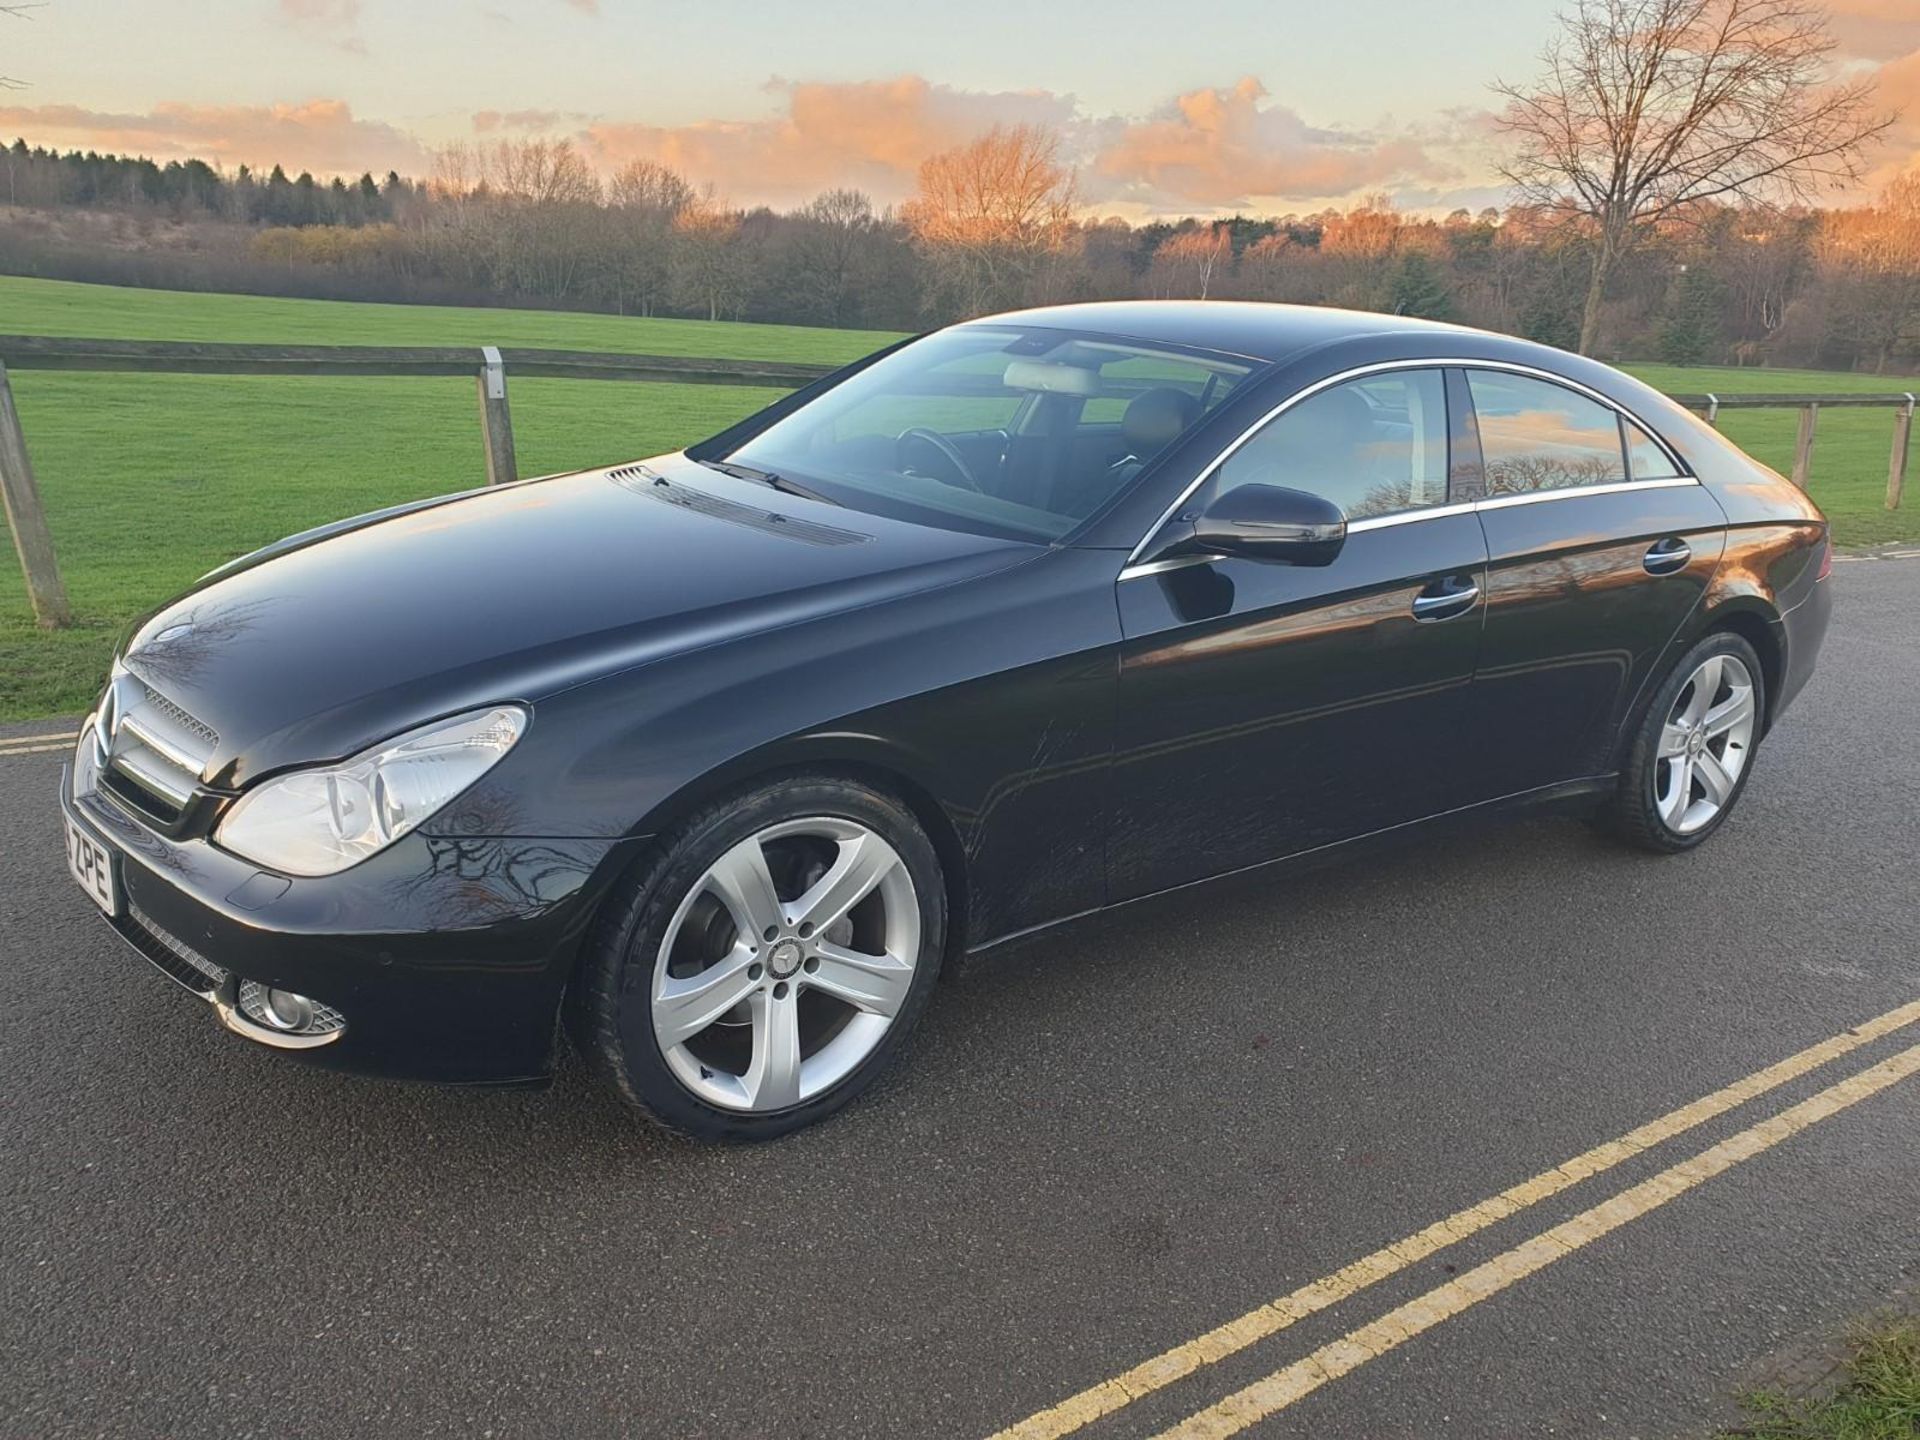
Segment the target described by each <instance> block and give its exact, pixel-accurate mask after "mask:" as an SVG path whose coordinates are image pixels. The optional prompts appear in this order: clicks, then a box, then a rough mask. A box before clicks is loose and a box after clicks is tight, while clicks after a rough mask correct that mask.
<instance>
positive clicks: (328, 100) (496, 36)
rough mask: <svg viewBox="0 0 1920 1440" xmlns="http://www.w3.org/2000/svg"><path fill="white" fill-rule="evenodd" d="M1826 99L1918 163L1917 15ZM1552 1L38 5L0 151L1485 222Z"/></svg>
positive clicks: (8, 55) (1871, 33) (1848, 59)
mask: <svg viewBox="0 0 1920 1440" xmlns="http://www.w3.org/2000/svg"><path fill="white" fill-rule="evenodd" d="M1828 3H1829V5H1830V8H1832V10H1833V11H1834V12H1835V22H1834V23H1835V34H1836V36H1837V37H1838V39H1839V40H1840V44H1841V48H1840V54H1839V63H1840V66H1841V68H1842V70H1843V71H1844V73H1847V74H1849V75H1870V76H1872V77H1873V78H1874V80H1875V83H1876V84H1877V85H1878V86H1879V87H1880V90H1881V93H1882V95H1883V97H1884V99H1885V100H1886V102H1887V103H1888V104H1889V105H1890V106H1900V107H1903V108H1904V109H1905V111H1906V116H1905V118H1904V119H1903V120H1902V122H1901V124H1900V125H1899V126H1898V127H1897V128H1896V130H1895V132H1894V133H1893V134H1892V135H1891V136H1890V137H1889V140H1888V142H1887V144H1886V145H1885V146H1883V147H1882V148H1881V149H1880V150H1879V151H1878V152H1876V154H1875V155H1874V156H1873V157H1872V160H1873V172H1874V173H1873V175H1872V177H1871V183H1872V184H1876V185H1877V184H1882V183H1884V182H1885V181H1886V180H1888V179H1891V178H1893V176H1894V175H1896V174H1898V173H1900V172H1901V171H1902V170H1904V169H1906V168H1909V167H1911V166H1912V165H1914V163H1915V161H1916V157H1920V0H1828ZM1557 8H1558V6H1557V5H1556V4H1555V3H1554V0H1208V3H1207V4H1205V5H1204V6H1185V5H1181V4H1178V3H1169V0H1155V3H1151V4H1147V3H1139V0H968V3H966V4H965V5H964V6H961V5H952V4H927V3H925V0H917V3H916V0H804V3H800V0H760V3H748V0H678V3H661V0H45V3H43V4H39V5H37V6H34V7H32V8H29V9H27V10H25V11H24V12H22V14H21V15H20V16H8V15H4V14H0V75H4V76H8V77H11V78H12V79H13V80H15V81H17V82H23V83H22V84H21V86H20V88H13V89H7V90H0V135H4V136H6V137H7V138H9V139H10V138H12V137H13V136H15V135H20V136H24V137H25V138H27V139H28V140H29V141H30V142H32V143H36V144H48V145H56V146H59V147H61V148H67V147H72V146H82V147H90V148H97V149H112V150H117V151H121V152H126V151H134V152H138V153H143V154H148V155H151V156H153V157H155V158H156V159H161V160H166V159H175V158H183V157H185V156H189V155H197V156H200V157H201V158H204V159H208V160H211V161H214V162H216V163H219V164H221V165H224V166H227V167H232V166H234V165H236V164H240V163H248V164H253V165H256V166H259V165H263V164H272V163H275V162H278V163H281V164H284V165H285V166H286V167H287V169H288V170H289V171H290V172H295V173H297V172H298V171H299V170H301V169H310V170H312V171H313V172H314V173H315V174H317V175H322V176H325V175H331V174H336V173H347V174H358V173H359V172H360V171H362V170H371V171H373V172H375V173H376V174H380V173H384V172H385V171H386V170H389V169H397V170H400V171H402V172H403V173H408V174H414V175H421V174H425V173H427V172H428V170H429V169H430V167H431V152H432V150H433V148H434V147H436V146H440V145H444V144H447V143H449V142H453V141H491V140H498V139H503V138H513V137H534V136H544V137H548V138H561V137H569V138H572V139H573V140H574V141H575V142H576V143H577V144H578V145H579V146H580V147H581V148H582V149H583V151H584V152H585V153H586V154H587V155H588V156H589V157H590V158H591V159H592V160H593V162H594V163H595V164H596V165H597V166H598V167H599V168H601V169H602V170H605V171H611V170H612V169H614V168H617V167H618V166H619V165H620V164H622V163H624V162H625V161H627V160H630V159H636V158H642V159H652V160H660V161H664V162H665V163H667V164H670V165H672V166H673V167H674V168H676V169H678V170H680V171H681V172H682V173H684V174H685V175H686V176H687V177H688V178H689V179H691V180H693V181H694V182H695V183H696V184H699V185H703V186H704V185H712V186H713V187H714V189H715V191H716V193H717V194H719V195H720V196H721V197H723V198H725V199H727V200H729V201H731V202H733V203H736V204H741V205H753V204H762V203H765V204H771V205H774V206H778V207H785V206H791V205H795V204H800V203H804V202H805V201H806V200H807V199H809V198H811V197H812V196H813V195H814V194H817V193H818V192H819V191H821V190H823V189H826V188H829V187H832V186H841V185H849V186H853V187H855V188H859V189H862V190H865V191H866V192H868V194H869V195H870V196H871V197H872V198H873V200H874V201H875V203H876V204H879V205H887V204H893V203H897V202H899V201H900V200H903V199H905V198H906V197H907V195H909V194H910V193H911V192H912V189H913V181H914V173H915V171H916V169H917V167H918V165H919V163H920V161H921V160H923V159H924V158H925V157H926V156H927V155H929V154H932V153H935V152H937V151H939V150H942V149H945V148H949V147H950V146H952V145H955V144H959V143H963V142H964V141H966V140H968V139H970V138H972V137H973V136H975V135H977V134H979V133H981V132H982V131H984V130H986V129H988V128H990V127H991V126H993V125H995V124H1015V123H1021V122H1035V123H1040V124H1045V125H1047V126H1050V127H1052V128H1053V129H1054V130H1056V131H1057V132H1058V133H1059V134H1060V135H1061V137H1062V144H1063V149H1064V155H1063V158H1065V159H1066V160H1067V161H1069V162H1070V163H1071V164H1072V165H1073V167H1074V169H1075V172H1076V176H1077V184H1078V191H1079V195H1080V199H1081V203H1082V205H1083V207H1084V209H1085V210H1086V211H1087V212H1088V213H1090V214H1095V215H1104V214H1113V215H1120V216H1123V217H1125V218H1127V219H1130V220H1139V219H1144V218H1149V217H1152V216H1156V215H1175V214H1201V215H1207V214H1224V213H1229V212H1232V211H1236V210H1245V211H1250V212H1259V213H1288V212H1303V213H1304V212H1308V211H1312V210H1316V209H1320V208H1323V207H1324V206H1326V205H1330V204H1343V203H1351V202H1352V201H1354V200H1355V199H1357V198H1359V197H1360V196H1363V195H1366V194H1370V193H1377V192H1385V193H1387V194H1389V195H1391V196H1392V197H1393V198H1394V200H1395V201H1396V203H1398V204H1399V205H1400V206H1401V207H1402V208H1405V209H1409V210H1420V211H1436V210H1450V209H1453V208H1455V207H1456V206H1462V205H1464V206H1467V207H1469V208H1472V209H1479V208H1481V207H1482V206H1485V205H1494V204H1499V203H1501V202H1502V200H1503V198H1504V195H1503V192H1502V190H1501V188H1500V185H1499V182H1498V179H1497V176H1496V173H1495V170H1494V155H1495V145H1496V140H1495V136H1494V133H1493V131H1492V127H1491V119H1492V116H1491V110H1492V108H1493V105H1494V101H1493V97H1492V96H1491V95H1490V93H1489V91H1488V88H1487V87H1488V84H1489V82H1491V81H1493V80H1494V79H1496V78H1501V79H1509V80H1519V81H1524V80H1526V79H1528V78H1530V77H1531V76H1532V75H1533V74H1534V73H1536V71H1537V70H1538V68H1539V54H1540V51H1541V48H1542V47H1543V46H1544V45H1545V43H1546V42H1547V40H1548V38H1549V37H1550V35H1551V34H1552V33H1553V30H1554V28H1555V12H1556V9H1557Z"/></svg>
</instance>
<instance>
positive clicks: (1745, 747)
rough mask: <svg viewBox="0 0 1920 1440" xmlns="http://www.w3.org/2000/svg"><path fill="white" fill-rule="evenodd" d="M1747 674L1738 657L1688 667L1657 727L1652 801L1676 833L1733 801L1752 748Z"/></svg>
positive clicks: (1750, 684) (1684, 832) (1751, 702)
mask: <svg viewBox="0 0 1920 1440" xmlns="http://www.w3.org/2000/svg"><path fill="white" fill-rule="evenodd" d="M1753 722H1754V698H1753V673H1752V672H1751V671H1750V670H1748V669H1747V666H1746V662H1745V661H1743V660H1742V659H1741V658H1740V657H1739V656H1738V655H1709V656H1707V658H1706V659H1704V660H1702V661H1701V662H1700V663H1699V664H1698V665H1697V666H1695V667H1694V671H1693V674H1692V676H1691V678H1690V679H1689V680H1688V681H1687V683H1686V685H1685V687H1684V688H1683V689H1682V690H1681V691H1680V694H1679V696H1678V697H1677V698H1676V699H1675V700H1674V702H1673V708H1672V710H1671V712H1670V713H1669V714H1668V716H1667V723H1666V724H1665V725H1663V726H1661V728H1660V748H1659V751H1658V758H1659V762H1660V763H1659V765H1658V766H1657V767H1656V769H1655V772H1654V781H1653V784H1654V803H1655V805H1656V806H1657V807H1658V808H1659V811H1660V818H1661V819H1662V820H1663V821H1665V822H1666V825H1667V828H1668V829H1670V830H1672V831H1673V833H1674V834H1676V835H1691V834H1692V833H1693V832H1694V831H1696V830H1698V829H1700V828H1701V827H1702V826H1704V825H1706V824H1708V823H1710V822H1711V821H1712V820H1713V818H1714V817H1715V816H1716V815H1718V814H1719V813H1720V812H1721V811H1722V810H1723V809H1725V808H1726V806H1727V804H1728V802H1729V801H1731V800H1732V799H1733V792H1734V788H1735V787H1736V786H1737V785H1738V784H1739V782H1740V772H1741V771H1743V770H1745V769H1746V768H1747V759H1748V757H1749V756H1750V755H1751V754H1752V752H1753Z"/></svg>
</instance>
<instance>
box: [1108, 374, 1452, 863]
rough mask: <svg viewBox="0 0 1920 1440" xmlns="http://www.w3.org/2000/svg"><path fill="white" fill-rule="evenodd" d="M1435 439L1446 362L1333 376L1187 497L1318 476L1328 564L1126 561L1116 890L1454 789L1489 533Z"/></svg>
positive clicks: (1302, 486)
mask: <svg viewBox="0 0 1920 1440" xmlns="http://www.w3.org/2000/svg"><path fill="white" fill-rule="evenodd" d="M1449 455H1450V441H1449V416H1448V409H1447V394H1446V385H1445V382H1444V378H1443V375H1442V372H1441V371H1440V370H1439V369H1408V370H1394V371H1387V372H1383V373H1380V374H1375V375H1369V376H1366V377H1363V378H1360V379H1356V380H1352V381H1348V382H1346V383H1344V384H1341V385H1337V386H1332V387H1329V388H1328V389H1325V390H1322V391H1319V392H1316V393H1315V394H1313V395H1311V396H1309V397H1308V398H1307V399H1305V400H1303V401H1301V402H1299V403H1298V404H1296V405H1294V406H1293V407H1291V408H1290V409H1288V410H1286V411H1284V412H1282V413H1281V414H1280V415H1279V416H1278V417H1276V418H1274V419H1271V420H1270V421H1268V422H1267V423H1266V425H1265V426H1264V427H1263V428H1261V429H1258V430H1256V431H1255V432H1253V434H1252V435H1251V436H1249V437H1247V438H1245V439H1244V440H1243V441H1242V442H1241V443H1240V444H1239V445H1238V446H1237V447H1236V448H1234V449H1232V450H1230V451H1229V452H1228V454H1227V455H1226V456H1225V458H1224V459H1223V460H1222V461H1221V462H1220V463H1219V465H1217V466H1216V468H1215V470H1214V472H1213V473H1212V474H1211V475H1210V476H1209V477H1208V478H1207V479H1206V480H1205V481H1203V482H1202V484H1201V486H1200V488H1199V490H1198V491H1197V492H1196V493H1195V495H1194V496H1193V497H1192V500H1191V501H1190V502H1189V504H1188V505H1187V506H1185V507H1183V511H1184V512H1189V513H1190V512H1191V511H1193V510H1197V509H1199V508H1201V507H1203V506H1204V505H1205V504H1207V503H1209V502H1210V501H1211V500H1212V499H1213V498H1214V497H1215V496H1217V495H1218V494H1220V493H1222V492H1223V491H1224V490H1226V489H1228V488H1231V487H1232V486H1235V485H1242V484H1249V483H1259V484H1268V485H1282V486H1287V487H1290V488H1293V489H1297V490H1307V491H1311V492H1313V493H1315V494H1318V495H1321V496H1324V497H1325V498H1327V499H1330V500H1332V501H1334V502H1335V503H1336V504H1338V505H1340V506H1341V507H1342V509H1344V510H1345V511H1346V513H1347V516H1348V525H1349V533H1348V536H1347V540H1346V543H1345V545H1344V547H1343V548H1342V549H1341V551H1340V553H1339V554H1338V556H1337V557H1336V558H1335V559H1334V560H1333V561H1332V563H1330V564H1328V565H1326V566H1324V567H1305V566H1298V565H1288V564H1277V563H1273V562H1271V561H1258V560H1251V559H1244V558H1218V557H1216V558H1211V559H1206V558H1204V557H1203V558H1202V559H1201V561H1200V562H1199V563H1190V562H1185V561H1174V562H1169V563H1166V564H1164V565H1161V566H1155V565H1142V566H1135V567H1130V568H1129V569H1128V570H1126V571H1123V572H1122V575H1121V578H1120V581H1119V585H1118V599H1119V608H1120V619H1121V627H1122V633H1123V637H1124V638H1123V642H1122V650H1121V662H1120V691H1119V694H1120V708H1119V721H1118V735H1117V746H1116V780H1117V794H1116V821H1115V826H1114V832H1113V835H1112V837H1111V840H1110V849H1109V853H1110V859H1109V875H1110V884H1111V890H1112V895H1113V898H1114V899H1116V900H1120V899H1128V898H1132V897H1135V896H1139V895H1145V894H1150V893H1152V892H1154V891H1157V890H1164V889H1167V888H1169V887H1171V886H1175V885H1180V884H1184V883H1186V882H1188V881H1192V880H1200V879H1204V878H1206V877H1208V876H1212V875H1219V874H1224V873H1226V872H1229V871H1233V870H1237V869H1241V868H1244V867H1246V866H1250V865H1257V864H1260V863H1261V862H1263V861H1267V860H1273V859H1277V858H1281V857H1283V856H1287V855H1292V854H1297V853H1300V852H1303V851H1307V850H1311V849H1315V848H1317V847H1320V846H1324V845H1329V844H1334V843H1337V842H1339V841H1341V840H1346V839H1350V838H1352V837H1355V836H1358V835H1361V834H1365V833H1367V832H1370V831H1375V830H1381V829H1384V828H1387V827H1389V826H1393V825H1398V824H1402V823H1404V822H1406V821H1409V820H1414V819H1419V818H1421V817H1423V816H1426V815H1430V814H1433V813H1436V812H1438V811H1441V810H1445V809H1448V808H1451V807H1452V806H1454V805H1456V804H1459V803H1463V799H1464V787H1463V785H1462V783H1461V782H1460V781H1459V780H1458V779H1457V778H1456V777H1457V774H1458V770H1459V767H1458V766H1457V765H1456V764H1454V763H1453V762H1454V759H1455V757H1456V755H1457V752H1458V749H1459V747H1460V746H1461V745H1462V744H1463V743H1465V741H1466V738H1467V737H1466V735H1465V722H1466V720H1467V718H1468V695H1469V687H1470V686H1471V683H1472V680H1473V674H1474V666H1475V662H1476V659H1477V657H1478V652H1479V645H1480V630H1481V620H1482V614H1483V606H1482V604H1481V602H1480V598H1479V597H1480V595H1481V593H1482V591H1483V590H1484V588H1485V585H1486V566H1487V550H1486V543H1485V540H1484V538H1483V536H1482V533H1481V528H1480V523H1479V521H1478V519H1477V518H1476V517H1475V515H1474V514H1473V512H1472V511H1471V510H1469V509H1464V508H1461V507H1457V506H1454V505H1452V504H1450V503H1449V501H1450V475H1449ZM1173 523H1178V521H1177V520H1176V521H1174V522H1173Z"/></svg>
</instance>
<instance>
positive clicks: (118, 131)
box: [0, 100, 427, 175]
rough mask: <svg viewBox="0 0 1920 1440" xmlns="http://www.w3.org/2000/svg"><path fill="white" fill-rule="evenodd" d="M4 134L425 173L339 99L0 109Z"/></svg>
mask: <svg viewBox="0 0 1920 1440" xmlns="http://www.w3.org/2000/svg"><path fill="white" fill-rule="evenodd" d="M0 131H4V132H6V133H8V134H17V135H22V136H25V137H26V139H27V140H28V141H29V142H30V143H33V144H36V145H50V146H54V147H57V148H61V149H66V148H78V149H90V150H114V151H119V152H122V153H126V154H137V155H150V156H152V157H154V158H155V159H159V160H184V159H186V158H188V157H189V156H198V157H199V158H201V159H203V160H208V161H212V162H215V163H218V164H223V165H237V164H248V165H256V166H262V167H264V166H268V165H275V164H278V165H284V166H285V167H286V168H287V171H288V172H289V173H290V174H291V173H298V172H299V171H301V170H312V171H314V172H315V173H316V174H321V175H336V174H345V175H358V174H359V173H360V172H361V171H362V170H372V171H374V172H375V173H379V172H381V171H385V170H400V171H403V172H413V173H416V174H417V173H421V172H423V171H424V170H425V169H426V165H427V155H426V150H425V148H424V147H423V146H422V145H421V144H420V142H419V141H418V140H416V139H415V138H414V137H413V136H411V135H409V134H407V133H406V132H405V131H403V130H398V129H396V128H394V127H393V126H391V125H387V124H384V123H382V122H380V121H377V120H356V119H354V117H353V112H352V110H351V109H349V108H348V106H347V104H346V102H345V101H342V100H308V101H306V102H304V103H303V104H298V105H186V104H181V103H179V102H176V101H164V102H162V103H161V104H159V105H156V106H154V108H153V109H151V110H149V111H147V112H146V113H145V114H116V113H114V112H111V111H102V110H85V109H82V108H81V107H79V106H77V105H0Z"/></svg>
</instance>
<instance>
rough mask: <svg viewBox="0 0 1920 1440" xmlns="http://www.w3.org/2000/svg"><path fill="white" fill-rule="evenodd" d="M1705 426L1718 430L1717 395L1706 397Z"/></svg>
mask: <svg viewBox="0 0 1920 1440" xmlns="http://www.w3.org/2000/svg"><path fill="white" fill-rule="evenodd" d="M1707 424H1709V425H1711V426H1712V427H1713V428H1714V429H1716V430H1718V429H1719V428H1720V397H1719V396H1718V395H1714V394H1709V395H1708V396H1707Z"/></svg>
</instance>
